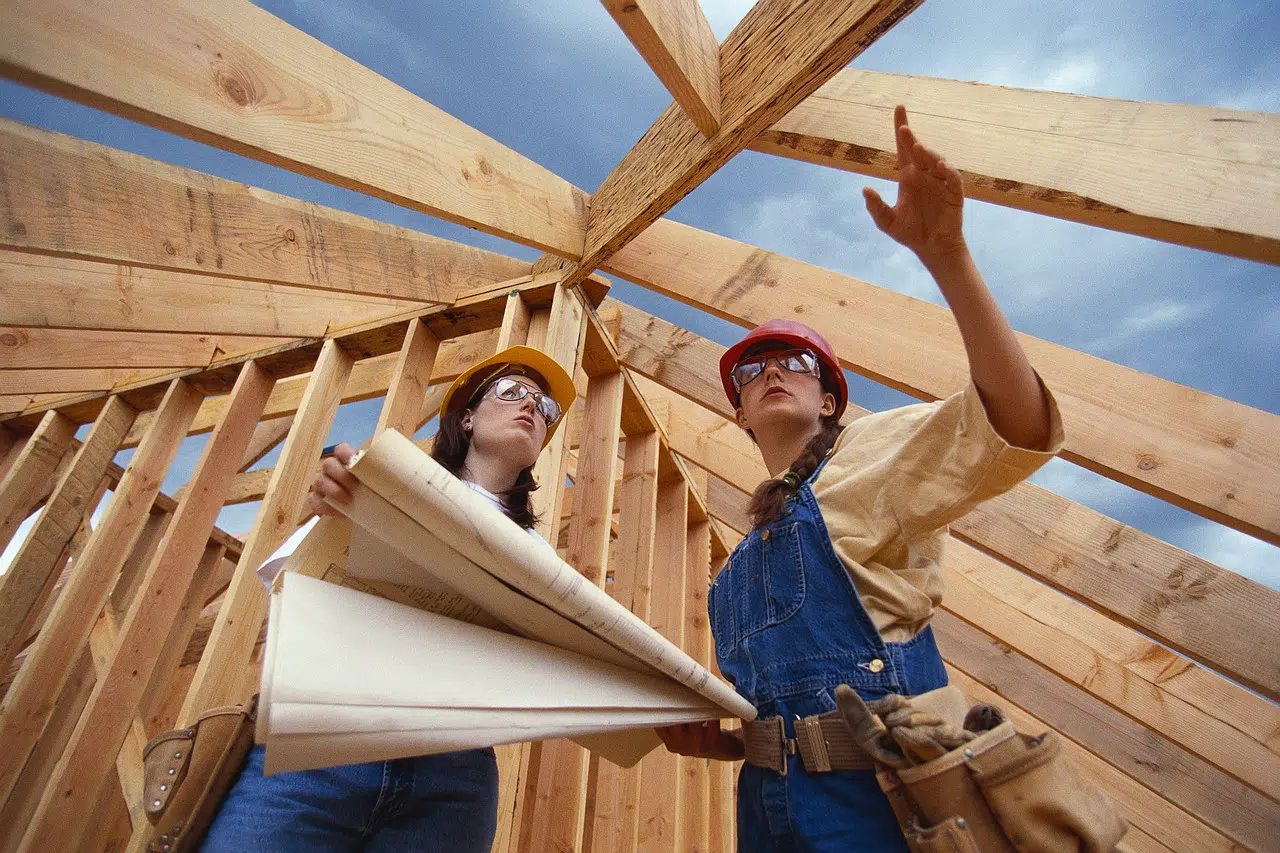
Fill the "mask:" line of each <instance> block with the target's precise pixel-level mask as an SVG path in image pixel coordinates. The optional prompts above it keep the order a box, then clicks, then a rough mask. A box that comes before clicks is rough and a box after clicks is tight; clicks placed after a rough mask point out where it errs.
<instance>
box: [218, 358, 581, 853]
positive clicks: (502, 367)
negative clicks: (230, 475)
mask: <svg viewBox="0 0 1280 853" xmlns="http://www.w3.org/2000/svg"><path fill="white" fill-rule="evenodd" d="M576 396H577V392H576V390H575V389H574V385H573V379H572V378H571V377H570V376H569V374H568V373H566V372H565V370H564V368H562V367H561V366H560V365H559V364H557V363H556V362H555V360H554V359H552V358H551V357H550V356H548V355H546V354H545V353H542V352H539V351H538V350H536V349H533V348H531V347H525V346H515V347H510V348H509V349H505V350H503V351H502V352H500V353H498V354H496V355H494V356H493V357H491V358H487V359H485V360H484V361H481V362H480V363H478V364H476V365H474V366H473V367H471V368H470V369H469V370H467V371H466V372H465V373H463V374H462V375H461V376H459V377H458V378H457V379H455V380H454V382H453V384H452V385H451V386H450V387H449V390H448V392H447V393H446V394H445V397H444V400H443V402H442V403H441V404H440V427H439V432H438V433H437V435H436V439H435V444H434V446H433V448H432V451H431V456H432V458H434V459H435V460H436V461H437V462H439V463H440V464H441V465H443V466H444V467H445V468H447V469H448V470H449V471H451V472H452V473H453V474H454V475H455V476H457V477H458V479H460V480H461V481H462V482H464V483H466V484H467V485H468V486H470V487H471V488H472V489H474V490H476V491H477V492H479V493H480V494H482V495H484V496H485V497H487V498H488V499H489V500H491V501H492V502H493V504H494V506H495V507H497V508H498V509H500V510H502V512H503V513H505V514H506V516H507V517H508V518H510V519H511V520H512V521H514V522H515V523H516V524H519V525H520V526H521V527H524V528H525V529H526V530H528V531H529V533H530V535H531V536H534V537H535V538H537V539H538V541H539V542H541V543H542V545H543V547H546V548H550V547H551V546H550V545H549V544H547V543H546V542H545V541H544V540H543V539H542V538H541V537H539V536H538V534H537V533H536V532H534V530H533V525H534V522H535V520H536V519H535V516H534V513H533V508H532V507H531V506H530V502H529V494H530V493H531V492H532V491H533V490H534V489H536V488H537V484H536V483H535V482H534V479H533V465H534V463H535V462H536V461H537V459H538V455H539V454H540V453H541V451H542V448H543V447H545V446H546V445H547V442H548V441H550V439H551V437H552V435H554V434H555V431H556V429H557V428H558V427H559V426H560V423H561V421H562V420H563V416H564V413H565V411H567V410H568V408H569V406H570V405H572V404H573V401H574V399H575V398H576ZM354 453H355V449H354V448H353V447H351V445H349V444H340V445H338V447H337V448H336V449H335V451H334V454H333V456H331V457H329V458H326V459H325V461H324V463H323V465H322V467H321V474H320V476H319V477H317V478H316V481H315V483H314V486H313V488H312V491H311V493H310V494H309V495H308V501H309V503H310V505H311V508H312V509H313V510H314V511H315V512H316V513H317V514H319V515H332V514H335V513H336V512H337V510H335V509H333V507H331V506H330V505H329V504H328V503H327V502H326V499H328V500H331V501H334V502H336V503H339V504H345V503H349V502H350V501H351V490H352V489H353V488H354V487H355V486H356V483H357V481H356V478H355V477H354V476H353V475H352V474H351V472H350V471H348V470H347V469H346V465H347V463H348V462H349V461H350V459H351V457H352V455H353V454H354ZM264 758H265V748H264V747H263V746H260V745H259V746H255V747H254V748H253V750H252V751H251V752H250V753H249V757H248V759H247V761H246V763H245V767H244V769H243V770H242V771H241V773H240V775H239V777H238V778H237V779H236V782H235V784H234V785H233V786H232V788H231V791H230V792H229V793H228V794H227V797H226V799H225V800H224V801H223V803H222V806H221V809H220V810H219V813H218V815H217V817H216V818H215V819H214V822H213V824H212V825H211V826H210V828H209V832H208V834H207V836H206V838H205V842H204V846H203V847H201V850H202V851H204V853H221V851H237V853H238V851H242V850H262V851H272V853H294V851H304V850H305V851H308V853H327V851H338V850H343V851H346V850H353V849H374V848H375V847H376V849H378V850H385V851H406V853H408V851H419V850H448V851H451V852H452V851H457V853H488V851H489V849H490V847H491V846H492V844H493V836H494V832H495V830H496V827H497V807H498V769H497V763H496V761H495V759H494V753H493V750H492V749H476V750H466V751H463V752H453V753H447V754H443V755H427V756H418V757H416V758H401V759H396V760H393V761H374V762H366V763H364V764H352V765H346V766H343V767H332V768H328V769H324V770H305V771H300V772H295V773H280V774H276V775H274V776H269V777H265V776H263V773H262V769H263V762H264Z"/></svg>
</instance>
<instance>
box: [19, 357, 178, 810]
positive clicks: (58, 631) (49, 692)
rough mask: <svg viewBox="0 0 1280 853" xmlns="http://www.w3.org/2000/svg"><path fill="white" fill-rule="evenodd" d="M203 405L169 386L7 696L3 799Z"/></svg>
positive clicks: (174, 387) (32, 746) (47, 714)
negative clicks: (189, 427) (150, 424)
mask: <svg viewBox="0 0 1280 853" xmlns="http://www.w3.org/2000/svg"><path fill="white" fill-rule="evenodd" d="M199 405H200V395H199V393H198V392H196V390H195V389H194V388H192V387H191V386H190V385H187V384H186V383H184V382H182V381H176V382H174V383H173V384H172V385H171V386H170V387H169V390H168V392H167V393H166V394H165V398H164V402H163V403H161V407H160V413H159V415H158V417H157V418H156V419H155V421H154V423H153V424H152V427H151V429H150V430H149V431H148V433H147V437H146V439H144V441H143V442H142V445H141V446H140V447H139V448H138V450H137V452H136V453H134V455H133V458H131V459H130V460H129V467H128V468H127V469H125V472H124V476H123V477H121V479H120V483H119V485H118V486H117V487H116V489H115V494H114V496H113V497H112V500H111V502H110V503H109V504H108V505H107V509H106V511H105V512H104V513H103V515H102V520H101V521H100V522H99V523H98V526H97V528H96V529H95V530H94V531H93V535H92V536H91V537H90V538H89V542H88V545H87V546H86V547H85V550H84V552H83V553H81V554H80V556H79V558H78V559H77V560H76V562H75V565H74V568H73V570H72V573H71V576H70V578H69V579H68V581H67V583H66V586H65V587H64V588H63V590H62V594H61V595H60V596H59V597H58V599H57V601H56V603H55V605H54V608H53V610H52V612H51V613H50V615H49V618H48V620H47V621H46V622H45V625H44V628H43V629H42V630H41V632H40V634H39V636H38V637H37V638H36V642H35V645H33V646H32V648H31V650H30V651H29V652H28V654H27V660H26V663H25V664H24V665H23V667H22V669H21V670H19V672H18V677H17V678H16V679H15V680H14V683H13V685H12V686H11V687H10V688H9V692H8V694H6V695H5V701H4V705H3V706H0V800H3V799H4V797H6V796H8V794H9V792H10V790H11V788H12V786H13V784H14V781H15V780H16V777H17V773H18V771H19V770H20V769H21V766H22V763H23V762H24V761H25V760H26V757H27V756H28V755H29V754H31V751H32V750H33V749H34V747H35V745H36V743H37V741H38V739H39V736H40V731H41V729H42V728H43V726H44V723H45V721H46V720H47V719H48V716H49V713H50V711H51V710H52V705H53V701H54V699H56V698H57V696H58V695H59V694H60V693H61V692H62V686H63V685H64V684H65V683H66V679H67V677H68V675H69V674H70V672H71V668H72V666H73V664H74V663H75V661H76V659H77V657H78V655H79V653H80V649H81V648H83V646H84V644H85V642H86V641H87V640H88V638H89V632H90V630H92V628H93V623H94V621H95V619H96V617H97V615H98V613H99V612H100V611H101V610H102V607H103V605H104V604H105V603H106V601H107V594H108V592H110V590H111V585H112V584H113V583H114V582H115V580H116V577H117V575H118V574H119V572H120V567H121V565H122V564H123V563H124V561H125V558H126V557H127V556H128V554H129V546H130V543H131V542H132V541H133V539H134V537H135V535H136V534H137V533H138V532H139V531H140V530H141V528H142V526H143V523H144V522H145V521H146V518H147V515H148V514H149V511H150V509H151V506H152V504H153V503H155V500H156V496H157V495H158V494H159V492H160V484H161V483H162V482H163V481H164V475H165V473H166V472H167V471H168V470H169V466H170V465H171V464H172V463H173V459H174V457H175V456H176V455H177V452H178V447H179V445H180V444H181V443H182V439H183V437H184V436H185V435H186V427H187V424H189V423H190V422H191V418H192V417H194V416H195V413H196V409H197V408H198V407H199Z"/></svg>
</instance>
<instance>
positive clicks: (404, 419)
mask: <svg viewBox="0 0 1280 853" xmlns="http://www.w3.org/2000/svg"><path fill="white" fill-rule="evenodd" d="M439 349H440V339H439V338H437V337H436V336H435V335H433V334H431V332H430V331H428V330H427V327H426V326H425V325H423V323H422V320H421V318H415V319H413V320H411V321H409V328H408V330H407V331H406V332H405V335H404V345H403V346H402V347H401V348H400V353H399V355H397V356H396V366H395V371H394V372H393V373H392V374H391V379H390V381H389V383H388V385H387V397H386V400H385V401H384V402H383V404H382V411H381V412H380V413H379V415H378V423H377V425H376V426H375V427H374V430H373V434H374V435H377V434H378V433H380V432H382V431H383V430H384V429H394V430H398V431H399V432H400V433H402V434H403V435H405V436H406V437H408V438H413V434H414V433H415V432H416V431H417V429H418V413H419V411H420V410H421V408H422V398H423V395H425V394H426V393H427V385H428V384H429V383H430V381H431V373H432V368H433V367H434V366H435V361H436V354H437V352H438V351H439Z"/></svg>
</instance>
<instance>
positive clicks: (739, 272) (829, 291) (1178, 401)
mask: <svg viewBox="0 0 1280 853" xmlns="http://www.w3.org/2000/svg"><path fill="white" fill-rule="evenodd" d="M605 270H606V271H607V272H611V273H613V274H616V275H618V276H621V277H623V278H626V279H628V280H630V281H633V282H635V283H637V284H640V285H642V286H644V287H647V288H649V289H651V290H656V291H658V292H660V293H663V294H666V295H668V296H671V297H673V298H675V299H678V300H680V301H681V302H684V303H685V304H686V305H692V306H694V307H695V308H701V309H703V310H705V311H708V312H710V313H712V314H715V315H716V316H718V317H721V318H723V319H726V320H729V321H731V322H734V323H737V324H738V325H741V326H748V327H749V326H754V325H756V324H757V323H762V322H764V321H765V320H768V319H770V318H773V317H777V316H780V315H786V316H789V317H794V318H795V319H798V320H801V321H803V322H806V323H808V324H809V325H811V326H813V327H814V328H816V329H818V330H819V331H820V332H822V334H824V335H825V336H826V337H827V339H828V340H830V341H831V344H832V346H833V347H835V350H836V352H837V353H840V354H841V356H842V363H843V364H844V365H845V366H846V367H848V368H849V369H851V370H853V371H855V372H857V373H860V374H862V375H863V376H867V377H869V378H871V379H874V380H876V381H877V382H881V383H883V384H885V385H889V386H890V387H893V388H896V389H898V390H900V391H904V392H905V393H907V394H911V395H912V396H914V397H917V398H920V399H924V400H933V399H938V398H941V397H945V396H947V395H949V394H952V393H955V392H956V391H959V390H960V389H961V388H963V387H964V386H965V384H966V383H967V382H968V381H969V370H968V359H967V357H966V355H965V352H964V347H963V344H962V342H961V339H960V333H959V330H958V328H957V327H956V323H955V319H954V317H953V316H952V315H951V312H950V311H948V310H947V309H946V308H944V307H942V306H940V305H934V304H932V303H929V302H925V301H924V300H921V299H915V298H913V297H910V296H906V295H904V294H901V293H897V292H895V291H892V290H888V289H886V288H881V287H877V286H875V285H872V284H868V283H867V282H863V281H859V280H858V279H855V278H852V277H850V276H846V275H842V274H840V273H836V272H833V271H831V270H826V269H822V268H821V267H816V266H813V265H812V264H807V263H804V262H803V261H798V260H795V259H792V258H788V257H786V256H783V255H778V254H775V253H773V252H768V251H765V250H764V249H760V248H757V247H755V246H750V245H747V244H745V243H739V242H737V241H736V240H731V239H729V238H727V237H721V236H718V235H716V234H712V233H709V232H707V231H701V230H699V229H697V228H692V227H690V226H687V225H681V224H679V223H677V222H673V221H671V220H669V219H663V220H660V221H658V222H655V223H654V224H653V225H652V226H650V227H649V228H648V230H646V231H645V232H644V233H643V234H641V235H640V236H639V237H637V238H636V239H635V240H633V241H632V242H631V243H630V244H628V245H627V246H625V247H624V248H623V249H622V250H620V251H619V252H618V253H617V254H616V255H614V256H613V257H612V258H610V259H609V261H608V262H607V263H606V264H605ZM1019 338H1020V340H1021V342H1022V345H1023V346H1024V347H1025V348H1026V350H1027V354H1028V356H1029V357H1030V358H1031V362H1032V363H1033V364H1034V365H1035V366H1036V369H1037V370H1038V371H1039V372H1040V375H1041V376H1043V377H1044V380H1045V382H1046V383H1047V384H1048V385H1049V386H1050V387H1051V388H1053V391H1054V394H1055V395H1056V396H1057V398H1058V402H1059V404H1060V405H1061V407H1062V415H1063V420H1064V422H1065V425H1066V428H1067V443H1066V446H1065V447H1064V449H1063V451H1062V455H1063V456H1064V457H1065V458H1067V459H1070V460H1071V461H1072V462H1075V463H1077V464H1079V465H1082V466H1084V467H1086V468H1089V469H1090V470H1093V471H1097V472H1098V473H1101V474H1104V475H1105V476H1107V477H1110V478H1111V479H1113V480H1117V481H1118V482H1121V483H1124V484H1125V485H1128V486H1132V487H1134V488H1136V489H1140V490H1142V491H1144V492H1147V493H1148V494H1152V495H1155V496H1157V497H1159V498H1161V499H1162V500H1166V501H1169V502H1170V503H1173V504H1176V505H1178V506H1180V507H1182V508H1184V509H1188V510H1191V511H1192V512H1195V513H1198V514H1199V515H1202V516H1204V517H1206V518H1210V519H1212V520H1214V521H1217V522H1219V523H1221V524H1225V525H1227V526H1229V527H1234V528H1236V529H1237V530H1242V531H1244V532H1245V533H1248V534H1250V535H1251V536H1256V537H1258V538H1260V539H1264V540H1266V541H1267V542H1271V543H1272V544H1280V417H1277V416H1276V415H1272V414H1270V413H1268V412H1264V411H1261V410H1259V409H1254V408H1250V407H1249V406H1244V405H1241V404H1239V403H1235V402H1232V401H1230V400H1226V399H1223V398H1221V397H1215V396H1213V395H1211V394H1206V393H1204V392H1201V391H1196V390H1195V389H1193V388H1187V387H1185V386H1182V385H1177V384H1175V383H1173V382H1168V381H1166V380H1163V379H1159V378H1157V377H1155V376H1151V375H1149V374H1145V373H1142V372H1140V371H1137V370H1133V369H1131V368H1127V367H1123V366H1121V365H1118V364H1114V363H1112V362H1108V361H1104V360H1102V359H1100V358H1094V357H1093V356H1090V355H1087V354H1085V353H1081V352H1077V351H1075V350H1072V349H1069V348H1067V347H1064V346H1060V345H1058V344H1053V343H1050V342H1048V341H1044V340H1040V339H1038V338H1033V337H1030V336H1028V335H1019Z"/></svg>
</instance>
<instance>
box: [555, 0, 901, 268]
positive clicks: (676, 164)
mask: <svg viewBox="0 0 1280 853" xmlns="http://www.w3.org/2000/svg"><path fill="white" fill-rule="evenodd" d="M919 3H920V0H855V2H848V0H819V2H811V3H805V4H803V5H801V6H797V5H796V4H794V3H792V2H790V0H761V2H759V3H756V4H755V6H753V7H752V8H751V11H749V12H748V13H747V15H746V17H744V18H743V19H742V21H741V22H740V23H739V24H738V26H736V27H734V29H733V32H732V33H730V34H729V37H728V38H727V39H725V42H724V44H723V45H722V46H721V48H720V105H721V106H720V129H719V131H718V132H717V133H716V134H715V135H714V136H712V137H710V138H707V137H705V136H703V135H702V133H701V132H700V131H699V130H698V126H697V125H696V124H694V123H693V121H692V120H691V119H690V118H689V117H688V116H687V115H685V112H684V110H683V109H681V108H680V106H679V105H678V104H672V105H671V106H669V107H667V109H666V110H665V111H664V112H663V113H662V115H661V117H659V118H658V120H657V121H656V122H655V123H654V124H653V126H652V127H650V128H649V130H648V131H647V132H646V133H645V135H644V136H643V137H642V138H641V139H640V141H639V142H638V143H637V144H636V146H635V147H634V148H632V149H631V151H629V152H627V155H626V156H625V157H623V159H622V162H621V163H619V164H618V166H617V168H615V169H614V170H613V172H612V173H611V174H610V175H609V176H608V177H607V178H605V180H604V183H602V184H601V185H600V188H599V189H598V190H596V192H595V193H594V194H593V195H592V196H591V206H590V210H589V212H588V216H587V239H586V244H585V246H584V248H583V249H582V262H581V264H579V266H578V267H577V268H576V269H575V271H574V272H573V273H571V274H570V276H569V278H568V281H569V283H574V284H576V283H577V282H578V281H580V280H583V279H585V278H586V276H587V275H588V274H589V273H590V272H591V271H592V270H594V269H595V268H596V267H599V266H601V265H602V264H603V262H604V261H605V259H607V258H608V257H609V256H610V255H612V254H613V253H614V252H616V251H617V250H618V249H619V248H620V247H622V246H624V245H626V243H627V242H628V241H630V240H631V239H632V238H634V237H635V236H636V235H637V234H639V233H640V232H642V231H644V230H645V229H646V228H647V227H649V225H651V224H652V223H653V222H654V221H655V220H657V219H658V217H660V216H662V214H664V213H666V212H667V211H668V210H670V209H671V208H672V207H673V206H674V205H675V203H676V202H678V201H679V200H680V199H682V198H684V197H685V196H686V195H688V194H689V193H690V192H691V191H692V190H693V189H694V188H695V187H697V186H698V185H699V184H701V183H702V182H703V181H705V180H706V179H707V178H708V177H710V176H711V174H712V173H714V172H715V171H716V170H717V169H718V168H720V167H721V166H723V165H724V164H725V163H727V162H728V161H729V160H730V159H731V158H732V157H733V156H734V155H735V154H737V153H738V152H739V151H741V150H742V149H743V148H745V147H746V146H747V145H749V144H750V143H751V141H752V140H753V139H754V138H755V137H756V136H758V135H759V134H760V133H762V132H763V131H765V130H766V129H767V128H768V127H769V126H770V125H771V124H773V123H774V122H775V121H777V120H778V119H780V118H782V117H783V116H784V115H786V114H787V113H788V112H790V111H791V108H792V107H794V106H795V105H796V104H798V103H800V102H801V101H803V100H804V99H805V98H806V97H808V95H809V94H810V93H812V92H813V91H814V90H815V89H817V88H818V87H819V86H821V85H822V84H823V83H824V82H826V81H827V80H828V79H829V78H830V77H831V76H833V75H834V74H835V73H836V72H837V71H839V70H840V69H841V68H843V67H844V66H846V65H848V64H849V62H850V61H852V60H853V58H854V57H856V56H857V55H858V54H859V53H861V52H862V51H863V50H865V49H866V48H867V47H869V46H870V45H871V43H872V42H874V41H875V40H876V39H877V38H879V37H880V36H881V35H882V34H883V33H884V32H885V31H887V30H888V29H889V28H890V27H892V26H893V25H894V24H896V23H897V22H898V21H899V20H901V19H902V18H903V17H905V16H906V15H907V14H908V13H909V12H911V11H912V10H913V9H914V8H915V7H916V6H918V5H919Z"/></svg>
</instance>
